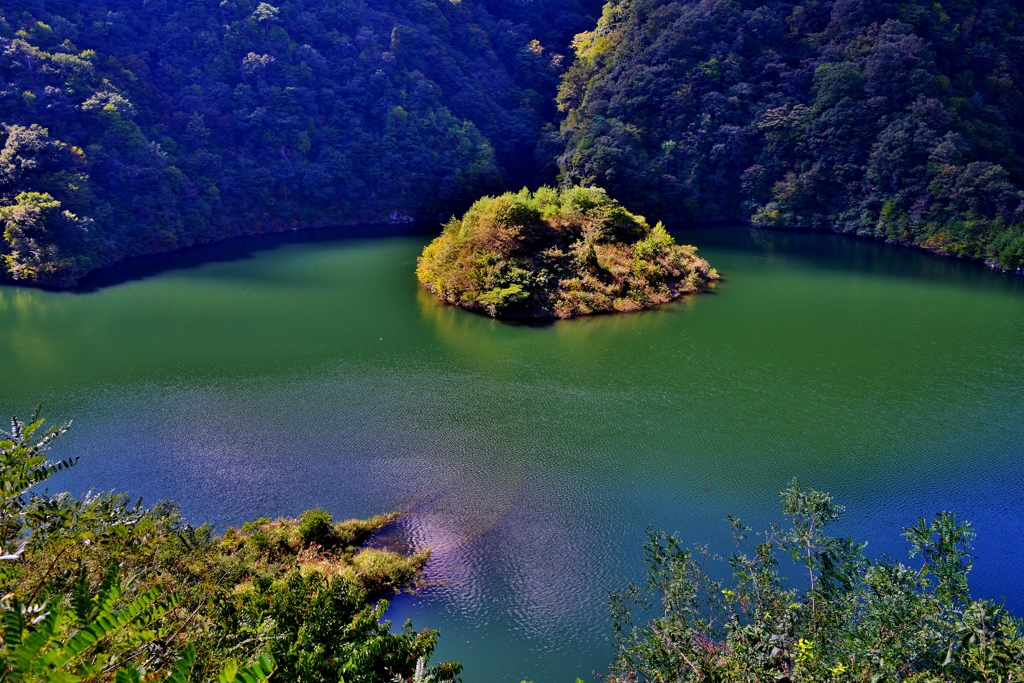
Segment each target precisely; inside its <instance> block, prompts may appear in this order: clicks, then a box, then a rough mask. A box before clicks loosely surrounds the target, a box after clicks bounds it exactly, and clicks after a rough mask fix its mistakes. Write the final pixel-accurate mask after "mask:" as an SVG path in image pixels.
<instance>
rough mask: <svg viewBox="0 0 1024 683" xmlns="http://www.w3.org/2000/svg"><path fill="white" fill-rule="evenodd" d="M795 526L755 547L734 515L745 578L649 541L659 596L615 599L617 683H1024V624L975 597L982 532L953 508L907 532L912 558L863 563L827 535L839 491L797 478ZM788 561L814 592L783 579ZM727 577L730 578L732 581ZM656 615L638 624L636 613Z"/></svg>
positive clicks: (735, 568) (844, 542) (651, 578)
mask: <svg viewBox="0 0 1024 683" xmlns="http://www.w3.org/2000/svg"><path fill="white" fill-rule="evenodd" d="M781 498H782V507H783V510H784V512H785V514H786V516H787V518H788V521H787V524H786V525H785V526H782V527H780V526H774V525H773V526H772V527H771V528H770V529H768V531H767V532H765V533H764V534H763V536H761V538H760V539H759V542H758V543H756V544H755V547H754V548H753V552H752V554H749V555H748V554H747V553H746V552H744V550H743V549H744V546H745V542H746V541H747V533H748V531H749V529H747V528H746V527H744V526H743V525H742V524H741V523H740V521H739V520H738V519H733V518H730V521H731V522H732V528H733V536H734V540H735V542H736V548H737V550H736V551H735V552H734V553H733V554H732V555H731V556H730V557H729V558H728V566H729V568H730V569H731V571H732V581H723V580H720V579H718V578H716V577H715V574H714V573H713V572H714V570H713V569H712V567H713V564H712V560H716V559H722V558H716V557H715V556H714V555H712V554H711V553H709V552H708V551H707V550H706V549H698V550H696V551H691V550H686V549H684V548H683V547H682V545H681V543H680V541H679V538H678V537H677V536H674V535H669V534H666V533H663V532H654V531H650V532H649V537H650V538H649V541H648V543H647V544H646V546H645V552H646V561H647V564H648V568H649V575H648V582H647V586H646V588H645V589H644V588H640V587H637V586H630V587H629V588H628V589H626V590H625V591H621V592H618V593H614V594H613V595H612V600H611V607H612V614H613V618H614V624H615V637H616V656H615V660H614V663H613V664H612V666H611V671H610V674H609V676H608V678H607V680H608V681H609V682H610V683H625V682H626V681H629V682H633V681H680V682H681V681H736V682H737V683H739V682H741V681H742V682H744V683H747V682H751V681H792V682H794V683H796V682H797V681H807V682H810V681H830V682H831V681H834V682H836V683H845V682H850V683H853V682H854V681H865V682H869V681H870V682H875V681H914V682H918V683H925V682H928V683H939V682H946V681H949V682H952V681H963V682H967V681H972V682H973V681H1002V682H1009V681H1019V680H1022V678H1024V630H1022V629H1024V623H1022V621H1021V620H1020V619H1017V618H1015V617H1013V616H1012V615H1010V614H1008V613H1007V612H1006V610H1005V609H1003V608H1002V606H1001V605H999V604H996V603H993V602H991V601H988V600H975V599H973V598H972V597H971V595H970V592H969V590H968V586H967V575H968V572H969V571H970V569H971V555H970V553H969V549H970V541H971V539H972V538H973V537H974V533H973V532H972V530H971V525H970V524H969V523H961V522H958V521H957V520H956V518H955V516H954V515H953V514H952V513H949V512H942V513H939V514H938V515H937V516H936V517H935V519H933V520H932V521H930V522H929V521H926V520H924V519H921V520H918V522H917V523H916V524H915V525H914V526H912V527H908V528H907V529H905V530H904V536H905V537H906V539H907V541H908V542H909V544H910V557H911V558H912V560H913V561H912V563H911V564H910V565H904V564H903V563H901V562H897V561H893V560H890V559H884V560H881V561H875V560H871V559H869V558H867V557H865V556H864V554H863V550H864V547H865V545H866V544H863V543H858V542H856V541H854V540H853V539H849V538H835V537H832V536H828V535H826V534H825V533H824V529H825V527H826V526H827V525H828V524H829V523H831V522H833V521H834V520H835V519H836V518H837V517H838V516H839V514H840V512H842V508H841V507H839V506H837V505H836V504H835V503H834V502H833V500H832V498H831V496H829V495H828V494H826V493H821V492H818V491H804V490H801V489H800V488H799V486H798V485H797V483H796V482H795V481H794V482H793V483H792V484H791V486H790V488H788V489H786V490H784V491H782V493H781ZM785 555H789V556H790V557H791V558H792V559H793V560H794V561H795V562H796V563H797V564H798V566H800V567H801V568H802V570H803V571H804V572H805V575H806V589H798V588H787V587H786V584H785V583H784V581H783V578H782V576H781V575H780V573H779V569H778V567H779V560H780V557H781V556H785ZM724 573H725V572H723V574H724ZM648 595H653V596H654V597H655V598H656V600H657V607H656V613H655V616H654V617H653V618H651V619H650V620H649V621H647V622H646V623H643V624H637V623H634V615H635V614H636V611H635V610H636V608H637V607H640V608H641V609H643V610H646V609H650V608H651V603H650V601H649V600H648V598H647V596H648Z"/></svg>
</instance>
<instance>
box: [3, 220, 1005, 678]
mask: <svg viewBox="0 0 1024 683" xmlns="http://www.w3.org/2000/svg"><path fill="white" fill-rule="evenodd" d="M677 238H678V239H679V241H682V242H690V243H693V244H696V245H697V246H698V247H699V248H700V251H701V254H702V255H703V256H705V257H706V258H708V259H709V260H710V261H711V263H712V265H714V266H715V267H717V268H718V269H719V270H720V271H721V272H722V274H723V275H724V276H725V281H724V282H722V283H721V284H720V285H719V286H718V287H717V288H716V290H715V291H714V293H712V294H707V295H703V296H699V297H694V298H690V299H687V300H684V301H680V302H676V303H674V304H670V305H668V306H665V307H662V308H660V309H657V310H652V311H647V312H643V313H637V314H629V315H618V316H606V317H597V318H591V319H580V320H570V321H563V322H557V323H554V324H549V325H537V326H525V325H518V324H510V323H504V322H500V321H494V320H490V319H487V318H484V317H480V316H477V315H473V314H470V313H467V312H464V311H461V310H455V309H452V308H446V307H442V306H440V305H438V304H437V303H436V302H434V301H433V300H432V299H431V298H430V297H429V296H428V295H426V294H425V293H424V292H423V291H421V290H419V289H418V288H417V286H416V283H415V280H414V278H413V275H412V270H413V267H414V263H415V258H416V255H417V254H418V253H419V251H420V249H421V248H422V246H423V245H424V244H425V243H426V241H427V240H428V239H429V237H428V236H423V235H405V236H390V237H386V238H352V237H350V236H348V235H347V233H343V232H317V233H316V234H315V235H312V234H308V233H307V234H304V235H300V236H297V237H295V238H282V237H271V238H259V239H248V240H238V241H235V242H231V243H227V244H224V245H220V246H218V247H213V248H207V249H201V250H195V251H192V252H187V253H186V254H184V255H176V256H171V257H164V258H163V259H162V260H161V259H151V260H148V261H143V262H141V265H140V263H135V264H131V265H129V266H127V267H124V268H122V269H120V270H115V271H112V272H110V273H106V274H101V275H100V276H99V277H97V278H94V279H93V281H92V283H91V285H90V286H89V287H87V289H86V290H85V291H82V292H77V293H69V292H64V293H54V292H43V291H39V290H31V289H24V288H16V287H0V410H2V411H4V412H8V413H18V414H26V413H28V412H29V411H30V409H31V407H32V406H33V405H34V404H35V403H36V402H37V401H43V402H44V404H45V406H46V411H45V412H46V414H48V415H50V416H52V417H54V418H61V419H66V418H74V420H75V426H74V427H73V429H72V432H71V433H70V434H68V435H67V436H66V437H64V439H63V443H62V444H61V445H60V448H59V452H58V453H57V454H56V455H60V456H69V455H79V456H81V458H82V460H81V464H80V465H79V467H77V468H75V469H74V470H72V471H71V472H70V473H68V474H63V475H61V477H60V478H58V479H55V480H53V485H54V486H56V487H60V488H69V489H71V490H72V491H75V492H80V491H85V490H88V489H90V488H96V489H118V490H128V491H130V492H131V493H133V494H135V495H142V496H144V497H145V499H146V500H147V501H149V502H155V501H156V500H158V499H162V498H173V499H175V500H177V501H179V502H180V504H181V507H182V509H183V511H184V512H185V514H186V515H187V516H188V517H189V519H190V520H192V521H194V522H196V523H199V522H203V521H207V520H210V521H213V522H214V523H215V524H216V525H217V526H218V528H220V529H223V528H224V527H225V526H227V525H229V524H240V523H241V522H243V521H245V520H247V519H252V518H256V517H260V516H275V515H295V514H297V513H299V512H301V511H302V510H303V509H306V508H309V507H314V506H318V505H319V506H323V507H325V508H326V509H328V510H330V511H331V512H333V513H334V514H335V516H336V517H352V516H358V517H362V516H367V515H371V514H374V513H378V512H382V511H386V510H402V511H405V512H407V513H409V514H408V516H407V517H406V518H405V521H404V522H403V523H402V524H401V525H399V526H398V527H397V528H395V529H392V530H391V531H390V532H389V534H388V539H387V541H388V542H395V543H400V544H409V545H414V546H429V547H430V548H432V550H433V559H432V561H431V563H430V565H429V566H428V577H429V579H430V582H431V585H430V586H429V587H427V588H426V589H424V590H422V591H421V592H420V593H419V594H418V595H416V596H402V597H399V598H397V599H396V600H395V601H394V604H393V606H392V610H391V612H390V614H389V616H390V617H391V618H393V619H395V620H396V621H397V622H398V623H400V622H401V621H402V620H404V619H405V618H412V619H413V620H414V623H415V625H416V626H418V627H426V626H429V627H431V628H439V629H440V630H441V632H442V637H441V645H440V647H439V651H438V653H437V654H438V657H440V658H445V659H457V660H459V661H461V662H463V663H464V664H465V665H466V670H465V676H464V679H465V680H466V681H467V682H468V683H476V682H482V681H511V682H514V683H515V682H518V681H520V680H523V679H526V680H533V681H536V682H537V683H541V682H543V681H571V680H573V679H574V678H575V677H576V676H580V677H583V678H585V679H590V678H591V675H590V674H591V672H592V671H595V670H596V671H598V672H601V671H604V670H605V669H606V667H607V662H608V657H609V652H610V648H609V646H608V644H607V642H606V641H605V637H606V635H607V632H608V625H609V622H608V619H607V618H606V616H605V609H604V607H603V601H604V599H605V592H606V591H607V590H608V589H611V588H617V587H620V586H622V585H623V584H624V583H625V582H626V581H628V580H635V579H639V578H641V576H642V572H643V567H642V563H641V561H640V545H641V542H642V540H643V531H644V528H645V527H646V526H647V525H649V524H653V525H656V526H663V527H664V528H666V529H669V530H673V531H679V532H680V533H681V535H683V536H684V537H685V538H686V539H688V540H690V541H693V542H700V543H710V544H712V545H713V546H714V547H724V546H722V542H723V541H724V540H725V539H726V538H727V536H728V527H727V524H726V522H725V517H726V515H727V514H729V513H733V514H737V515H740V516H741V517H742V518H743V519H744V520H745V521H746V522H747V523H748V524H749V525H751V526H755V527H763V526H764V525H766V524H768V523H769V522H770V521H771V520H772V519H774V518H775V516H776V514H775V512H776V498H775V494H776V492H777V491H778V490H779V489H780V488H781V487H782V486H784V485H785V484H786V483H787V482H788V481H789V480H790V478H792V477H794V476H799V477H800V479H801V481H802V482H803V483H804V484H805V485H808V486H813V487H816V488H822V489H826V490H829V491H831V492H832V493H833V494H835V495H836V496H837V498H838V499H839V501H840V502H841V503H843V504H845V505H846V506H847V514H846V516H845V517H844V520H843V521H842V523H841V525H840V526H841V528H840V531H842V532H846V533H851V534H855V535H857V536H858V537H861V538H863V539H865V540H868V541H869V546H868V549H869V552H871V553H874V554H880V553H890V554H892V555H894V556H897V557H903V556H904V554H905V547H904V545H903V543H902V541H901V540H900V539H899V530H900V528H901V527H902V526H904V525H907V524H909V523H911V522H913V521H914V520H915V519H916V517H918V516H920V515H931V514H933V513H935V512H936V511H938V510H940V509H947V508H948V509H952V510H954V511H956V512H958V513H959V514H960V515H961V516H963V517H965V518H967V519H971V520H973V521H974V523H975V525H976V527H977V530H978V534H979V538H978V543H977V546H976V552H977V555H978V559H977V562H976V565H975V571H974V573H973V575H972V585H973V587H974V589H975V591H976V592H977V593H978V594H980V595H985V596H988V597H994V598H1000V597H1005V598H1006V599H1007V604H1008V605H1009V606H1010V607H1012V608H1013V609H1015V610H1016V611H1017V612H1018V613H1024V595H1022V594H1021V591H1020V588H1019V581H1018V577H1019V576H1021V575H1024V540H1022V539H1024V520H1022V514H1021V508H1022V505H1021V503H1022V500H1024V495H1022V494H1024V471H1022V467H1021V465H1022V462H1024V400H1022V399H1024V278H1013V277H1007V276H1005V275H1001V274H996V273H991V272H989V271H987V270H986V269H984V268H981V267H979V266H976V265H974V264H967V263H958V262H954V261H950V260H944V259H940V258H937V257H932V256H930V255H926V254H921V253H917V252H913V251H909V250H904V249H900V248H895V247H888V246H885V245H880V244H876V243H871V242H864V241H859V240H855V239H851V238H846V237H840V236H836V235H826V234H797V233H778V232H757V231H751V230H748V229H742V228H736V229H732V228H729V229H725V228H723V229H715V230H699V231H681V232H678V233H677ZM87 284H88V283H87ZM382 542H383V541H382Z"/></svg>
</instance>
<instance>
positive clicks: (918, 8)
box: [0, 0, 1024, 285]
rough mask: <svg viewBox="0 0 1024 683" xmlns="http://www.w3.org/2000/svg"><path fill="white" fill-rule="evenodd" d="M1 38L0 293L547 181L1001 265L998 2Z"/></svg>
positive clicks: (1008, 114)
mask: <svg viewBox="0 0 1024 683" xmlns="http://www.w3.org/2000/svg"><path fill="white" fill-rule="evenodd" d="M0 11H2V17H0V47H2V56H0V74H2V78H3V84H2V87H0V121H2V123H3V130H2V131H0V144H2V150H0V221H2V224H3V235H4V240H3V241H2V242H0V252H2V254H0V255H2V257H3V268H2V270H3V273H2V275H3V277H4V278H6V279H12V278H13V279H16V280H20V281H27V282H34V283H40V284H51V285H68V284H72V283H74V281H75V280H76V279H77V277H78V276H80V275H81V274H83V273H85V272H87V271H89V270H91V269H93V268H96V267H100V266H103V265H107V264H110V263H113V262H115V261H117V260H120V259H123V258H125V257H128V256H132V255H135V254H141V253H148V252H153V251H162V250H169V249H174V248H178V247H183V246H188V245H191V244H195V243H201V242H210V241H214V240H217V239H220V238H223V237H226V236H230V235H235V234H241V233H250V232H265V231H269V230H283V229H291V228H298V227H308V226H317V225H329V224H338V223H356V222H388V221H392V222H394V221H409V220H416V219H423V220H432V221H434V220H444V219H446V218H448V217H449V216H451V215H453V214H458V213H460V212H462V211H464V210H465V209H466V208H467V207H469V205H470V204H471V203H472V202H473V201H474V200H475V199H476V198H478V197H479V196H481V195H484V194H498V193H500V192H503V191H506V190H513V191H515V190H518V189H519V188H521V187H523V186H529V187H538V186H540V185H543V184H545V183H552V182H555V181H556V179H557V181H558V182H559V183H560V184H561V185H562V186H565V187H569V186H572V185H576V184H582V185H594V186H600V187H604V188H606V189H607V190H608V192H609V193H610V194H611V196H613V197H615V198H617V199H618V200H619V201H621V202H622V203H623V204H624V205H625V206H626V207H627V208H629V209H630V210H631V211H638V212H643V213H645V214H647V215H649V216H651V217H652V218H655V219H662V220H697V221H708V220H711V221H718V220H752V221H753V222H754V223H755V224H757V225H762V226H774V227H795V228H814V229H835V230H840V231H844V232H851V233H856V234H860V235H866V236H871V237H876V238H881V239H886V240H889V241H893V242H897V243H903V244H911V245H916V246H920V247H924V248H926V249H931V250H934V251H938V252H942V253H948V254H953V255H958V256H963V257H967V258H975V259H982V260H985V261H987V262H990V263H992V264H997V265H1000V266H1002V267H1004V268H1015V267H1018V266H1021V265H1024V208H1022V207H1024V202H1022V198H1024V194H1022V188H1024V127H1022V124H1024V118H1022V117H1024V92H1022V83H1021V73H1022V60H1024V49H1022V48H1024V36H1022V35H1021V28H1020V27H1021V23H1020V21H1021V17H1020V14H1019V11H1018V9H1017V5H1016V4H1015V3H1012V2H1009V0H950V1H948V2H946V3H941V2H933V1H931V0H929V1H927V2H925V1H923V0H916V1H903V2H865V1H863V0H803V1H799V2H783V1H781V0H733V1H731V2H718V1H715V2H712V1H710V0H701V1H695V0H687V1H683V0H612V1H611V2H609V3H608V4H607V5H605V6H604V9H603V13H601V8H600V7H599V4H598V2H596V1H595V0H520V1H518V2H500V1H499V0H459V1H453V0H381V1H380V2H373V3H368V2H365V0H326V1H323V0H319V1H318V2H313V1H312V0H289V1H288V2H282V3H280V4H279V5H273V4H271V3H265V2H255V1H253V0H226V1H224V2H220V1H214V0H191V1H189V2H184V3H168V2H165V1H162V0H155V1H153V2H146V3H142V4H139V3H131V2H128V1H127V0H85V1H83V2H71V1H70V0H31V1H29V2H18V3H12V2H6V3H2V4H0ZM598 14H600V19H598V18H597V15H598ZM595 24H596V28H595ZM574 36H575V37H574Z"/></svg>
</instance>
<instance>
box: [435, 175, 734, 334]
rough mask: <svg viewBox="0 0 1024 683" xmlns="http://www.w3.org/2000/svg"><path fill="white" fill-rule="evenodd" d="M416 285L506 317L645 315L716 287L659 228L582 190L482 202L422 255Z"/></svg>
mask: <svg viewBox="0 0 1024 683" xmlns="http://www.w3.org/2000/svg"><path fill="white" fill-rule="evenodd" d="M416 276H417V278H418V279H419V281H420V283H422V284H423V286H424V287H425V288H426V289H427V290H428V291H430V292H431V293H432V294H434V296H436V297H437V298H438V299H439V300H440V301H442V302H444V303H447V304H452V305H455V306H461V307H463V308H466V309H468V310H471V311H478V312H481V313H486V314H487V315H490V316H492V317H502V318H571V317H574V316H581V315H591V314H594V313H606V312H616V311H617V312H628V311H638V310H641V309H644V308H650V307H652V306H657V305H659V304H663V303H666V302H668V301H671V300H673V299H676V298H678V297H680V296H683V295H684V294H693V293H698V292H703V291H705V290H706V289H707V288H708V285H709V284H710V283H712V282H714V281H716V280H718V279H719V275H718V272H717V271H716V270H715V269H714V268H712V267H711V266H710V264H709V263H708V262H707V261H706V260H704V259H703V258H700V257H699V256H697V249H696V247H693V246H682V245H678V244H676V243H675V240H674V239H673V238H672V236H671V235H670V234H669V233H668V231H667V230H666V229H665V226H664V225H662V224H661V223H660V222H659V223H657V224H656V225H655V226H654V227H653V228H652V227H651V226H650V225H649V224H648V223H647V220H646V219H645V218H644V217H643V216H638V215H636V214H633V213H630V212H629V211H627V210H626V209H625V208H624V207H623V206H622V205H621V204H619V202H617V201H615V200H614V199H613V198H611V197H610V196H608V193H607V192H605V190H603V189H601V188H599V187H578V186H577V187H571V188H567V189H554V188H551V187H541V188H540V189H538V190H537V191H536V192H530V191H529V190H527V189H523V190H521V191H519V192H518V193H511V192H506V193H505V194H502V195H499V196H493V197H491V196H489V197H483V198H482V199H479V200H477V201H476V202H475V203H474V204H473V205H472V206H471V207H470V208H469V210H468V211H467V212H466V213H465V215H463V217H462V218H452V219H451V220H450V221H449V222H448V223H447V224H446V225H445V226H444V230H443V232H442V233H441V235H440V236H439V237H437V238H436V239H435V240H434V241H432V242H431V243H430V244H428V245H427V246H426V247H425V248H424V250H423V254H422V256H420V258H419V260H418V263H417V268H416Z"/></svg>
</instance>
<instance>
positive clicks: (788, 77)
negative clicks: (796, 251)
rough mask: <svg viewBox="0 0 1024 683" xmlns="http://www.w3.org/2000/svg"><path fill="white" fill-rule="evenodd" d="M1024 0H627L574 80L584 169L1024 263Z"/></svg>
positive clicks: (666, 205)
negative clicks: (1023, 9) (1022, 4)
mask: <svg viewBox="0 0 1024 683" xmlns="http://www.w3.org/2000/svg"><path fill="white" fill-rule="evenodd" d="M1021 20H1022V17H1021V15H1020V11H1019V9H1018V4H1017V3H1013V2H1009V1H1008V0H990V1H984V0H945V1H944V2H934V1H933V0H927V1H923V0H920V1H917V2H869V1H867V0H835V1H827V0H800V1H798V2H782V1H775V0H771V1H767V2H766V1H765V0H733V1H732V2H720V1H712V0H701V1H678V0H612V2H610V3H609V4H607V5H606V6H605V9H604V14H603V16H602V18H601V20H600V22H599V23H598V26H597V28H596V29H595V30H593V31H591V32H588V33H584V34H582V35H580V36H578V37H577V38H576V40H575V43H574V47H575V50H576V55H577V59H576V61H575V63H574V65H573V66H572V67H571V68H570V70H569V72H568V74H567V75H566V77H565V79H564V82H563V83H562V86H561V89H560V93H559V106H560V107H561V108H562V109H563V110H564V111H565V112H566V114H567V118H566V120H565V123H564V126H563V136H564V139H565V149H564V153H563V154H562V156H561V158H560V160H559V162H560V166H561V169H562V172H563V174H564V177H565V180H566V182H583V183H592V184H597V185H600V186H602V187H605V188H606V189H607V190H608V191H609V192H610V193H611V194H612V195H613V196H615V197H617V198H618V199H619V200H620V201H622V202H623V203H624V204H625V205H626V206H628V207H629V208H630V209H631V210H634V211H644V212H647V213H648V214H649V215H656V216H657V217H659V218H665V217H669V216H672V217H676V218H682V219H692V220H723V219H743V220H746V219H750V218H752V219H753V221H754V223H756V224H759V225H764V226H779V227H800V228H824V229H829V228H831V229H837V230H841V231H843V232H852V233H857V234H861V235H868V236H872V237H877V238H883V239H887V240H890V241H894V242H899V243H905V244H912V245H918V246H922V247H925V248H928V249H932V250H936V251H940V252H944V253H950V254H955V255H959V256H965V257H970V258H982V259H985V260H987V261H990V262H994V263H998V264H999V265H1001V266H1003V267H1006V268H1013V267H1017V266H1020V265H1022V264H1024V204H1022V199H1024V193H1022V192H1021V188H1022V187H1024V158H1022V154H1024V93H1022V66H1024V24H1022V22H1021Z"/></svg>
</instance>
